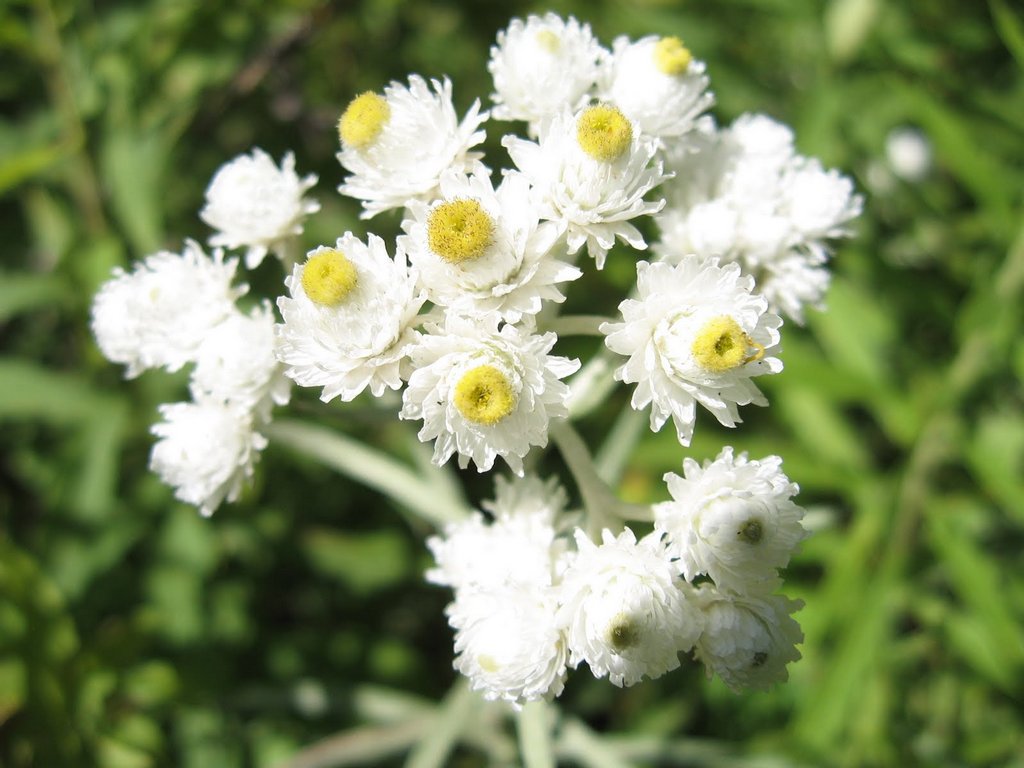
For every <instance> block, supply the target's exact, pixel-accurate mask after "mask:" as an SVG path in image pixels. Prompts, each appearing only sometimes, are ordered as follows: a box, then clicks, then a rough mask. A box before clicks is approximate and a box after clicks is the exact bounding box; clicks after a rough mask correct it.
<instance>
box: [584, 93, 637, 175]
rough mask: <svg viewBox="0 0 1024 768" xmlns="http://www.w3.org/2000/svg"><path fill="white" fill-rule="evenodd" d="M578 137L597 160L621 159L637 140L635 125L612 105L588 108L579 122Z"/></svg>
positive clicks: (585, 150) (598, 105) (589, 153)
mask: <svg viewBox="0 0 1024 768" xmlns="http://www.w3.org/2000/svg"><path fill="white" fill-rule="evenodd" d="M576 140H577V141H578V142H579V144H580V147H581V148H582V149H583V151H584V152H586V153H587V154H588V155H590V156H591V157H592V158H594V159H595V160H600V161H601V162H605V163H610V162H612V161H614V160H618V159H619V158H620V157H621V156H622V154H623V153H624V152H625V151H626V150H627V149H629V145H630V144H631V143H632V141H633V126H631V125H630V124H629V120H627V119H626V116H625V115H624V114H622V113H621V112H620V111H619V110H618V109H616V108H615V107H613V106H611V105H610V104H597V105H595V106H593V107H587V109H585V110H584V111H583V114H582V115H580V119H579V120H578V121H577V122H576Z"/></svg>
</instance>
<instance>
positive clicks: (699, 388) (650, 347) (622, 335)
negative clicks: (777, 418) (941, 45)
mask: <svg viewBox="0 0 1024 768" xmlns="http://www.w3.org/2000/svg"><path fill="white" fill-rule="evenodd" d="M753 285H754V280H753V278H752V277H741V276H740V269H739V266H738V265H736V264H727V265H725V266H724V267H720V266H719V265H718V261H717V259H712V260H711V261H710V262H708V263H704V262H702V261H701V260H700V259H698V258H697V257H696V256H688V257H686V258H684V259H683V260H682V261H681V262H680V263H679V264H677V265H676V266H674V267H673V266H670V265H668V264H665V263H656V264H648V263H647V262H645V261H641V262H639V263H638V264H637V296H638V298H637V299H627V300H626V301H624V302H622V303H621V304H620V305H619V310H620V311H621V312H622V316H623V319H624V320H625V322H623V323H604V324H603V325H602V326H601V331H602V332H603V333H604V334H605V335H606V336H607V338H606V339H605V343H606V344H607V345H608V348H609V349H611V350H612V351H613V352H617V353H618V354H620V355H626V356H628V357H629V360H627V361H626V363H625V364H624V365H622V366H621V367H619V368H618V369H617V370H616V371H615V378H616V379H617V380H619V381H624V382H626V383H635V384H636V385H637V387H636V389H635V390H634V391H633V399H632V404H633V407H634V408H636V409H637V410H640V409H641V408H644V407H646V406H647V405H648V404H650V405H651V429H653V430H658V429H661V427H662V425H663V424H664V423H665V421H666V420H668V417H669V416H671V417H672V419H673V421H674V422H675V426H676V433H677V435H678V437H679V441H680V442H681V443H682V444H683V445H689V444H690V439H691V437H692V436H693V423H694V420H695V418H696V405H697V403H700V404H701V405H703V406H704V407H705V408H707V409H708V410H709V411H711V412H712V413H713V414H714V415H715V417H716V418H717V419H718V421H719V422H720V423H721V424H723V425H724V426H727V427H732V426H735V425H736V423H737V422H739V421H740V417H739V413H738V411H737V406H738V405H747V404H748V403H754V404H755V405H767V400H765V398H764V396H763V395H762V394H761V391H760V390H759V389H758V388H757V387H756V386H755V385H754V383H753V382H752V381H751V378H752V377H754V376H760V375H762V374H766V373H778V372H779V371H781V370H782V361H781V360H779V359H778V358H777V357H774V356H773V353H775V352H778V343H779V330H778V329H779V326H780V325H781V324H782V320H781V319H780V318H779V317H778V316H777V315H773V314H771V313H769V312H767V301H766V300H765V299H764V297H762V296H759V295H757V294H754V293H751V289H752V288H753Z"/></svg>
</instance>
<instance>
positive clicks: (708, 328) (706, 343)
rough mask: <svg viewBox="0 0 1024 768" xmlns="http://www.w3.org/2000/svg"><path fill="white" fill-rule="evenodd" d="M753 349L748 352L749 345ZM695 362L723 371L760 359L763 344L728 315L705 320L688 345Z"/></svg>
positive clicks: (708, 369)
mask: <svg viewBox="0 0 1024 768" xmlns="http://www.w3.org/2000/svg"><path fill="white" fill-rule="evenodd" d="M751 347H753V348H754V350H755V351H754V352H753V353H752V354H751V353H750V352H749V350H750V348H751ZM691 351H692V352H693V357H694V359H695V360H696V361H697V364H698V365H699V366H700V367H701V368H703V369H705V370H707V371H711V372H712V373H724V372H725V371H731V370H733V369H734V368H738V367H739V366H741V365H743V364H745V363H749V362H752V361H754V360H760V359H761V357H762V356H763V355H764V347H762V346H761V345H760V344H758V343H757V342H755V341H754V340H753V339H751V338H750V337H749V336H748V335H747V334H746V333H745V332H744V331H743V329H742V328H741V327H740V324H739V323H737V322H736V320H734V319H733V318H732V317H730V316H729V315H722V316H720V317H714V318H712V319H711V320H708V322H707V323H705V324H704V327H703V328H701V329H700V332H699V333H698V334H697V338H695V339H694V340H693V347H692V348H691Z"/></svg>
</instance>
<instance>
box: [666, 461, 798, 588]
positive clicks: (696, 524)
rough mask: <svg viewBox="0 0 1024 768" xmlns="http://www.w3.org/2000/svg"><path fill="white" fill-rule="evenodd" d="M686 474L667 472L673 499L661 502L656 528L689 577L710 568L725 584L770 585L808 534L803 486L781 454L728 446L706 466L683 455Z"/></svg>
mask: <svg viewBox="0 0 1024 768" xmlns="http://www.w3.org/2000/svg"><path fill="white" fill-rule="evenodd" d="M683 472H684V475H685V476H684V477H680V476H679V475H676V474H674V473H672V472H669V473H668V474H666V475H665V482H666V483H667V484H668V489H669V492H670V493H671V494H672V501H667V502H663V503H660V504H656V505H655V506H654V528H655V530H657V531H660V532H662V533H664V534H665V538H666V542H667V546H668V552H669V554H670V555H671V556H672V557H673V558H676V565H677V566H678V568H679V570H680V573H682V575H683V577H684V578H686V579H687V580H692V579H694V578H695V577H696V576H698V575H701V574H703V575H706V576H710V577H711V578H712V579H713V580H714V582H715V585H716V586H717V587H718V588H719V590H727V591H731V592H734V593H737V594H745V593H748V592H754V591H760V592H769V591H771V590H772V589H773V588H774V587H775V586H776V585H777V583H778V581H779V579H778V575H777V569H778V568H783V567H785V565H786V564H787V563H788V562H789V558H790V555H792V553H793V551H794V550H795V549H796V546H797V544H798V543H799V542H800V541H801V540H802V539H803V538H805V537H806V536H807V532H806V531H805V530H804V528H803V526H802V525H801V524H800V521H801V520H802V519H803V516H804V510H803V509H802V508H801V507H798V506H797V505H796V504H794V503H793V501H792V497H793V496H794V495H795V494H796V493H798V491H799V488H798V487H797V486H796V484H795V483H791V482H790V481H789V478H788V477H786V475H785V473H783V471H782V459H780V458H779V457H778V456H768V457H766V458H764V459H761V460H756V459H755V460H750V459H748V458H747V454H746V453H741V454H740V455H739V456H733V450H732V448H731V447H728V446H727V447H725V448H723V449H722V451H721V453H719V454H718V457H717V458H716V459H715V460H714V461H710V462H705V463H704V466H703V467H702V466H700V465H699V464H698V463H697V462H696V461H694V460H693V459H685V460H684V461H683Z"/></svg>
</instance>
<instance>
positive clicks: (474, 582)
mask: <svg viewBox="0 0 1024 768" xmlns="http://www.w3.org/2000/svg"><path fill="white" fill-rule="evenodd" d="M547 517H548V515H547V514H546V510H540V511H536V512H532V513H531V512H527V513H525V514H517V515H515V516H505V517H500V518H498V519H497V520H495V521H494V522H493V523H487V522H486V521H485V520H484V518H483V516H482V515H481V514H480V513H474V514H473V515H470V516H469V517H468V518H466V519H465V520H461V521H459V522H457V523H449V524H448V525H446V526H445V530H444V536H431V537H430V538H429V539H427V547H429V548H430V551H431V553H432V554H433V555H434V561H435V562H436V563H437V566H436V567H435V568H432V569H431V570H429V571H427V574H426V578H427V581H429V582H431V583H432V584H439V585H442V586H448V587H451V588H453V589H456V590H459V589H469V588H473V589H493V588H496V587H501V586H504V585H507V584H514V585H517V586H521V587H523V588H528V589H529V588H540V587H547V586H550V585H551V583H552V576H553V574H554V567H555V559H556V557H557V556H558V554H560V553H561V551H562V547H561V545H558V546H556V545H555V530H554V528H553V527H552V524H551V521H550V520H549V519H547Z"/></svg>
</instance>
